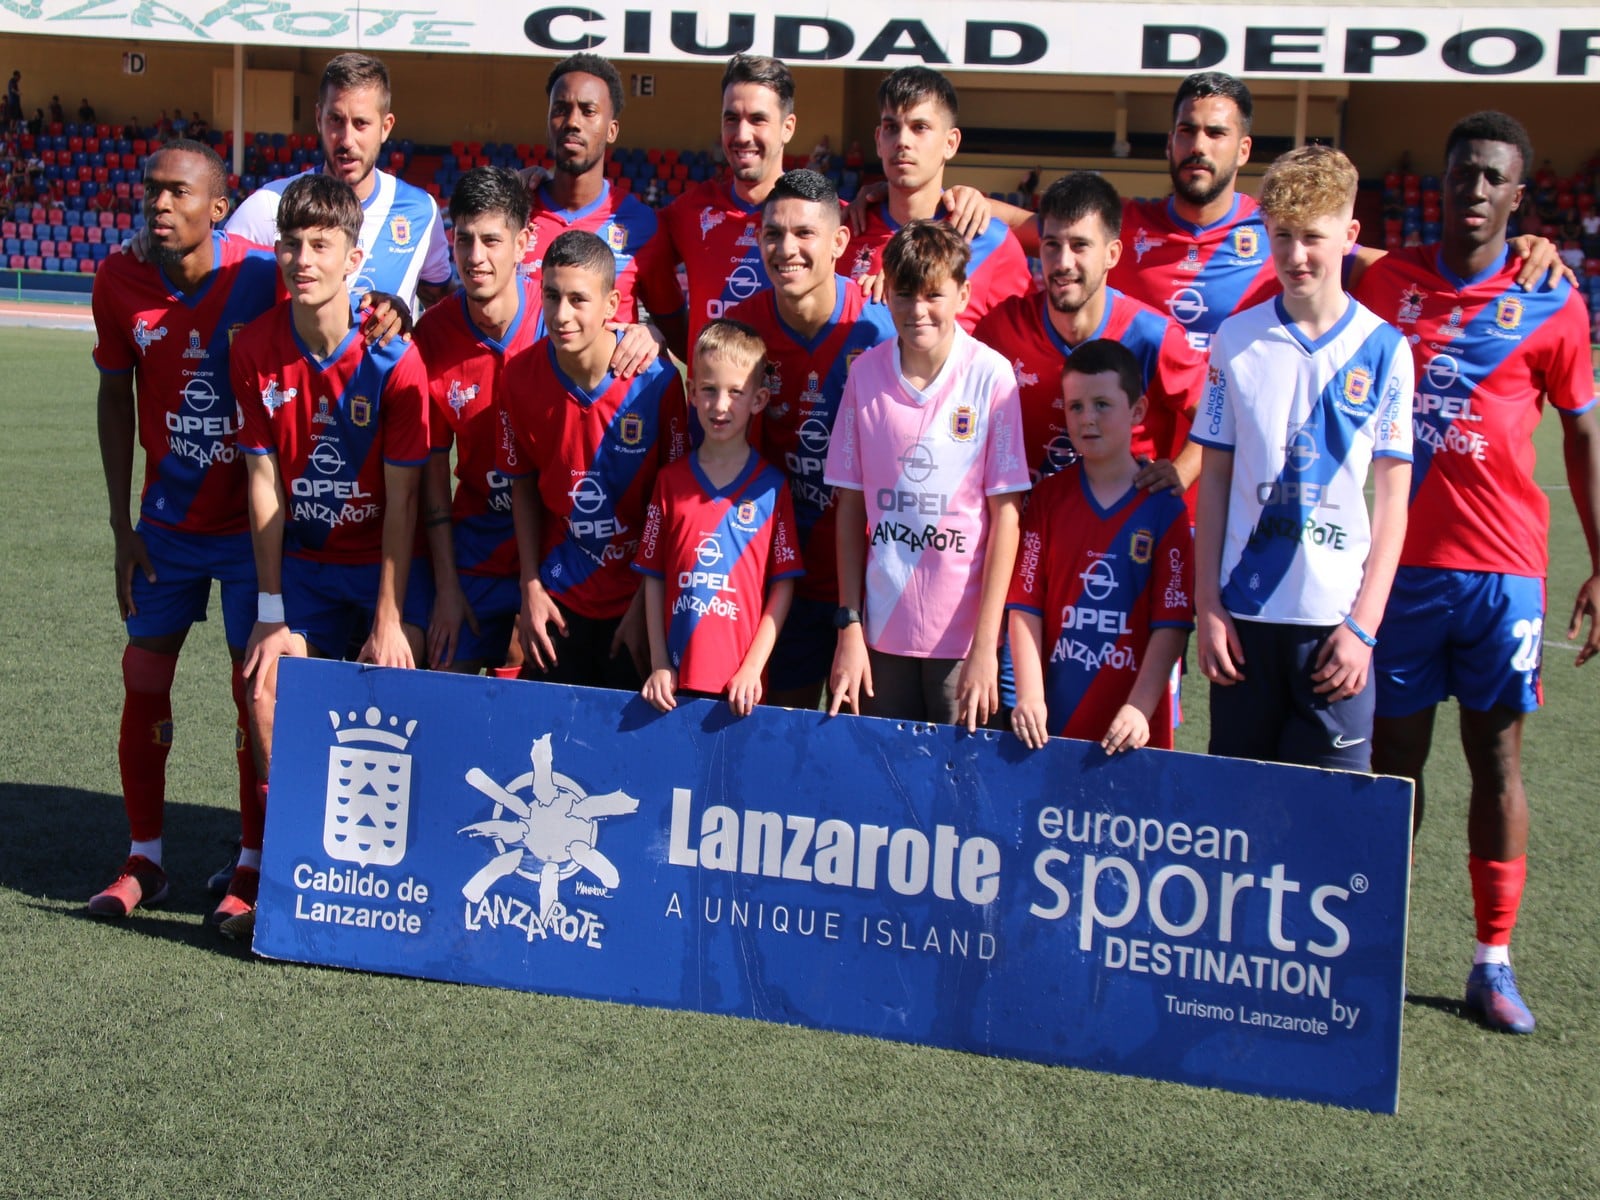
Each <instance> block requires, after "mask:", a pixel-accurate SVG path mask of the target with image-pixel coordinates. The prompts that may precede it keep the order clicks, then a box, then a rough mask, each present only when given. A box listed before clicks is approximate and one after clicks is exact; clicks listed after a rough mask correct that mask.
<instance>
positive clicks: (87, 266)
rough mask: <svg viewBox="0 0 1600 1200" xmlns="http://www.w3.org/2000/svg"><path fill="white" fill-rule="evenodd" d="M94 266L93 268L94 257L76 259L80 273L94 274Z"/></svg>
mask: <svg viewBox="0 0 1600 1200" xmlns="http://www.w3.org/2000/svg"><path fill="white" fill-rule="evenodd" d="M94 268H95V261H94V259H92V258H80V259H79V260H78V270H79V272H80V273H82V274H84V275H93V274H94Z"/></svg>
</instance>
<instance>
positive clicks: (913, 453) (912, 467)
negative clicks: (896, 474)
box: [900, 442, 938, 483]
mask: <svg viewBox="0 0 1600 1200" xmlns="http://www.w3.org/2000/svg"><path fill="white" fill-rule="evenodd" d="M937 466H938V464H937V463H935V462H934V459H933V451H931V450H929V449H928V447H927V445H926V444H925V443H923V442H917V443H916V444H915V445H913V446H911V447H909V448H908V449H907V450H906V452H905V453H904V454H902V455H901V456H900V471H901V474H903V475H904V476H905V477H906V478H907V479H909V480H910V481H911V482H912V483H925V482H927V480H928V478H929V477H930V476H931V475H932V474H933V472H934V470H935V469H936V467H937Z"/></svg>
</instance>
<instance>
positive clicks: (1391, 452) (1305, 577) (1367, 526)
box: [1190, 298, 1412, 625]
mask: <svg viewBox="0 0 1600 1200" xmlns="http://www.w3.org/2000/svg"><path fill="white" fill-rule="evenodd" d="M1411 375H1412V372H1411V348H1410V347H1409V346H1407V345H1406V342H1405V339H1404V338H1402V337H1401V336H1400V335H1399V334H1398V333H1396V332H1395V330H1394V329H1393V327H1391V326H1389V325H1385V324H1384V323H1383V321H1382V320H1380V319H1379V318H1378V317H1377V316H1375V315H1374V314H1373V313H1372V312H1370V311H1369V310H1368V309H1366V308H1363V307H1362V306H1361V305H1360V304H1359V303H1358V302H1356V301H1355V300H1348V302H1347V304H1346V308H1345V312H1344V315H1343V316H1342V317H1340V318H1339V320H1338V322H1337V323H1336V324H1335V325H1334V327H1333V328H1332V329H1330V330H1328V332H1327V333H1325V334H1323V335H1322V337H1320V338H1318V339H1317V340H1316V341H1311V340H1310V339H1309V338H1307V337H1306V335H1305V333H1304V332H1303V331H1302V330H1301V329H1300V327H1299V326H1298V325H1296V324H1295V323H1294V321H1293V320H1292V319H1291V318H1290V317H1289V314H1288V313H1287V312H1286V311H1285V310H1284V307H1283V301H1282V299H1281V298H1279V299H1275V300H1268V301H1267V302H1266V303H1265V304H1258V305H1256V307H1254V308H1251V309H1246V310H1245V311H1244V312H1242V313H1240V314H1238V315H1237V316H1235V317H1230V318H1229V319H1228V320H1226V321H1224V322H1223V323H1222V328H1221V329H1219V330H1217V336H1216V339H1215V340H1214V341H1213V343H1212V347H1211V386H1210V387H1209V388H1208V389H1207V391H1206V398H1205V400H1204V401H1203V402H1202V404H1201V407H1200V411H1199V413H1197V414H1196V416H1195V422H1194V430H1193V432H1192V433H1191V434H1190V437H1192V438H1193V439H1194V440H1195V441H1197V442H1199V443H1200V444H1201V445H1202V446H1211V447H1214V448H1216V449H1219V450H1229V451H1231V452H1232V453H1233V477H1232V482H1231V484H1230V485H1229V491H1228V521H1227V528H1226V531H1225V533H1224V535H1223V544H1222V574H1221V579H1222V603H1223V606H1224V607H1225V608H1226V609H1227V610H1228V611H1229V612H1230V613H1232V614H1233V615H1234V616H1236V617H1246V618H1249V619H1251V620H1256V621H1272V622H1276V623H1279V624H1284V625H1337V624H1338V623H1339V622H1340V621H1342V620H1344V618H1345V617H1346V616H1347V615H1348V614H1349V612H1350V606H1351V605H1352V604H1354V603H1355V598H1356V593H1357V592H1359V591H1360V590H1361V575H1362V571H1363V570H1364V569H1365V566H1366V562H1367V551H1368V549H1369V548H1370V547H1371V544H1372V536H1371V535H1372V527H1371V523H1370V522H1369V520H1368V518H1367V500H1366V496H1365V495H1364V494H1363V488H1364V487H1365V485H1366V481H1367V471H1368V469H1369V467H1370V466H1371V464H1372V459H1373V458H1375V457H1390V458H1398V459H1403V460H1405V461H1407V462H1409V461H1410V460H1411Z"/></svg>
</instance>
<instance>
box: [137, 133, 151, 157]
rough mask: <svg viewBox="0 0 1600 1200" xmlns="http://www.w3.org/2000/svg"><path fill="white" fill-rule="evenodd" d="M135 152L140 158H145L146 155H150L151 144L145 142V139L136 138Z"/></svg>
mask: <svg viewBox="0 0 1600 1200" xmlns="http://www.w3.org/2000/svg"><path fill="white" fill-rule="evenodd" d="M133 152H134V153H135V154H137V155H138V156H139V157H140V158H143V157H144V156H145V155H146V154H148V153H150V143H149V142H147V141H145V140H144V139H143V138H134V139H133Z"/></svg>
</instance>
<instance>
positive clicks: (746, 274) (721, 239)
mask: <svg viewBox="0 0 1600 1200" xmlns="http://www.w3.org/2000/svg"><path fill="white" fill-rule="evenodd" d="M660 219H661V224H660V227H659V229H658V231H657V233H656V236H655V237H653V238H651V239H650V242H649V243H648V245H646V246H645V247H644V249H643V250H641V251H640V254H639V273H638V285H637V290H638V294H639V300H640V301H641V302H642V303H643V304H644V306H645V307H646V308H647V309H649V310H650V311H651V312H653V313H674V312H680V311H681V310H682V309H683V290H682V289H681V288H680V287H679V286H678V271H677V268H678V264H679V263H682V264H683V267H684V273H685V274H686V275H687V276H688V280H689V345H690V346H693V345H694V341H695V339H696V338H697V337H699V336H700V330H701V328H702V327H703V326H704V325H705V323H706V322H707V321H713V320H715V319H716V318H718V317H720V316H722V315H723V311H724V310H725V309H728V308H731V307H732V306H733V305H735V304H737V303H739V301H741V300H748V299H749V298H750V297H751V296H754V295H755V294H756V293H757V292H762V291H765V290H766V289H767V288H769V287H771V286H772V285H771V283H770V282H769V281H768V280H767V272H766V268H765V267H763V266H762V265H761V206H760V205H759V204H754V205H752V204H746V203H745V202H744V201H743V200H741V199H739V196H738V193H736V192H735V191H734V190H733V185H732V184H729V183H718V182H716V181H714V180H709V179H708V180H706V181H704V182H703V183H697V184H695V185H694V186H693V187H691V188H689V190H688V191H686V192H684V193H683V195H681V196H679V197H678V198H677V199H676V200H674V201H673V202H672V203H671V204H669V205H667V207H666V208H664V209H662V210H661V213H660Z"/></svg>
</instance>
